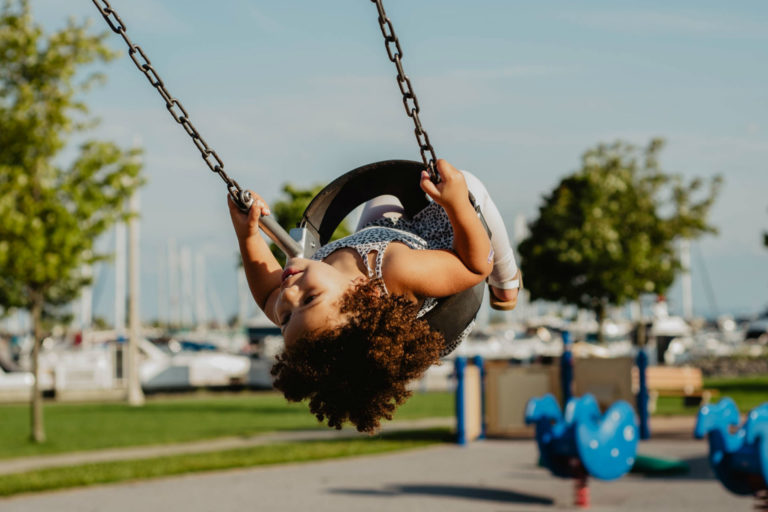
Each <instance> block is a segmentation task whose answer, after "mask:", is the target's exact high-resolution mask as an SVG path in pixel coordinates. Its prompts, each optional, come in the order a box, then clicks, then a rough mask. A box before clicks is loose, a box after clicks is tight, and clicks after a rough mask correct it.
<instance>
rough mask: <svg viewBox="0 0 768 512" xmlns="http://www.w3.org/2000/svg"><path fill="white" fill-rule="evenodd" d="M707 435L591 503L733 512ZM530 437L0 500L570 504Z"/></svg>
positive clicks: (416, 506)
mask: <svg viewBox="0 0 768 512" xmlns="http://www.w3.org/2000/svg"><path fill="white" fill-rule="evenodd" d="M706 451H707V446H706V442H704V441H694V440H678V439H661V440H653V441H647V442H643V443H642V444H641V446H640V453H641V454H643V455H655V456H664V457H677V458H681V459H684V460H686V461H688V462H689V463H690V465H691V468H692V471H691V473H690V474H689V475H685V476H680V477H664V478H646V477H641V476H635V475H628V476H626V477H624V478H622V479H620V480H617V481H615V482H598V481H593V482H591V483H590V490H591V495H592V507H591V510H593V511H619V510H621V511H648V510H659V511H695V512H710V511H711V512H715V511H717V512H722V511H729V512H737V511H742V510H743V511H747V510H751V508H752V501H751V499H749V498H738V497H734V496H733V495H730V494H729V493H727V492H726V491H725V490H724V489H723V488H722V486H721V485H720V484H719V483H718V482H717V481H716V480H714V479H713V477H712V475H711V472H710V471H709V468H708V465H707V463H706ZM537 456H538V455H537V450H536V446H535V443H534V442H533V441H528V440H525V441H524V440H519V441H506V440H487V441H480V442H477V443H472V444H470V445H469V446H466V447H460V446H456V445H440V446H436V447H429V448H425V449H420V450H414V451H409V452H401V453H391V454H384V455H376V456H366V457H358V458H352V459H341V460H334V461H321V462H313V463H306V464H288V465H282V466H272V467H261V468H254V469H247V470H232V471H223V472H217V473H204V474H195V475H187V476H181V477H170V478H163V479H158V480H151V481H147V482H135V483H123V484H111V485H104V486H99V487H92V488H82V489H73V490H67V491H59V492H50V493H43V494H37V495H28V496H17V497H12V498H7V499H0V510H2V511H3V512H39V511H43V510H55V511H56V512H136V511H137V510H140V511H142V512H154V511H157V512H169V511H183V512H214V511H215V512H230V511H231V512H242V511H243V510H253V511H270V512H273V511H274V512H289V511H290V512H293V511H301V510H312V511H313V512H339V511H347V510H354V511H360V510H362V511H365V512H378V511H382V512H384V511H386V512H390V511H398V512H408V511H418V512H431V511H435V512H453V511H472V512H485V511H489V512H490V511H494V512H499V511H521V512H523V511H524V512H535V511H553V510H563V509H570V508H571V503H572V489H573V488H572V484H571V482H570V481H568V480H560V479H556V478H553V477H551V476H550V474H549V473H548V472H547V471H546V470H544V469H542V468H539V467H537V466H536V460H537Z"/></svg>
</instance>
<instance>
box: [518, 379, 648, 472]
mask: <svg viewBox="0 0 768 512" xmlns="http://www.w3.org/2000/svg"><path fill="white" fill-rule="evenodd" d="M525 421H526V423H529V424H531V423H535V424H536V442H537V443H538V445H539V453H540V455H541V462H542V464H543V465H544V466H546V467H547V468H548V469H549V470H550V471H551V472H552V474H554V475H555V476H558V477H561V478H584V477H586V476H593V477H595V478H599V479H600V480H614V479H616V478H619V477H621V476H623V475H624V474H626V473H627V472H628V471H629V470H630V469H632V465H633V464H634V462H635V456H636V454H637V442H638V421H637V416H636V415H635V411H634V410H633V409H632V407H631V406H630V405H629V404H628V403H626V402H624V401H619V402H616V403H614V404H613V405H612V406H611V407H610V408H609V409H608V410H607V411H606V412H605V414H602V415H601V414H600V409H599V407H598V405H597V401H596V400H595V398H594V397H593V396H592V395H590V394H587V395H584V396H582V397H579V398H571V399H570V400H569V401H568V403H567V405H566V408H565V414H564V415H563V414H562V413H561V411H560V405H559V404H558V403H557V400H556V399H555V397H554V396H552V395H551V394H547V395H544V396H543V397H541V398H533V399H531V400H530V401H529V402H528V405H527V407H526V411H525Z"/></svg>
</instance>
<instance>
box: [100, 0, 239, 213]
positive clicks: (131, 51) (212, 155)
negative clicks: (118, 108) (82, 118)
mask: <svg viewBox="0 0 768 512" xmlns="http://www.w3.org/2000/svg"><path fill="white" fill-rule="evenodd" d="M92 1H93V4H94V5H95V6H96V8H97V9H99V12H100V13H101V15H102V16H103V17H104V20H105V21H106V22H107V24H108V25H109V28H111V29H112V31H113V32H115V33H116V34H119V35H120V37H122V38H123V41H125V44H127V45H128V55H129V56H130V57H131V60H132V61H133V63H134V64H135V65H136V67H137V68H138V70H139V71H141V72H142V73H143V74H144V76H146V77H147V80H149V83H150V84H152V86H153V87H154V88H155V89H156V90H157V92H158V93H159V94H160V96H161V97H162V98H163V101H165V108H167V109H168V112H170V114H171V116H172V117H173V119H174V120H175V121H176V122H177V123H179V124H180V125H181V126H182V127H184V131H186V132H187V134H188V135H189V136H190V137H191V138H192V142H193V143H194V144H195V146H197V149H198V150H199V151H200V156H201V157H202V158H203V161H205V163H206V165H207V166H208V168H210V170H211V171H213V172H215V173H216V174H218V175H219V176H220V177H221V179H222V180H224V182H225V183H226V184H227V190H228V191H229V194H230V196H232V199H233V200H234V201H235V204H236V205H238V207H239V208H240V209H241V210H244V211H247V210H248V209H249V208H250V206H251V204H252V203H253V199H252V198H251V195H250V193H248V191H247V190H243V189H242V188H241V187H240V185H238V183H237V182H236V181H235V180H234V179H232V178H230V177H229V176H228V175H227V173H226V172H224V162H222V160H221V158H219V155H217V154H216V152H215V151H214V150H213V149H211V148H210V146H208V144H207V143H206V142H205V139H203V138H202V137H201V136H200V133H199V132H198V131H197V129H196V128H195V126H194V125H193V124H192V121H190V120H189V115H188V114H187V110H186V109H185V108H184V106H183V105H182V104H181V102H180V101H179V100H177V99H176V98H174V97H173V96H171V93H169V92H168V89H166V88H165V84H164V83H163V80H162V79H161V78H160V75H159V74H158V73H157V71H156V70H155V68H153V67H152V62H151V61H150V60H149V58H148V57H147V55H146V54H145V53H144V50H142V49H141V47H140V46H138V45H136V44H133V42H132V41H131V39H130V38H129V37H128V34H126V32H125V23H123V20H122V19H120V16H119V15H118V14H117V12H116V11H115V10H114V9H113V8H112V6H111V5H110V4H109V2H108V1H107V0H92Z"/></svg>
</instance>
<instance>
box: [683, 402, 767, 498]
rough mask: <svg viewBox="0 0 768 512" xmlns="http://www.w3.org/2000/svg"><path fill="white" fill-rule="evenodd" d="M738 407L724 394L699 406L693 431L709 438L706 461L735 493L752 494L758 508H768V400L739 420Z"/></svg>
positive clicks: (699, 436)
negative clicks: (740, 422)
mask: <svg viewBox="0 0 768 512" xmlns="http://www.w3.org/2000/svg"><path fill="white" fill-rule="evenodd" d="M739 421H740V420H739V409H738V407H736V404H735V403H734V401H733V400H731V399H730V398H728V397H725V398H723V399H722V400H720V401H719V402H718V403H716V404H710V405H705V406H703V407H702V408H701V409H699V415H698V417H697V419H696V430H695V431H694V435H695V436H696V437H697V438H698V439H701V438H703V437H704V436H707V438H708V440H709V463H710V465H711V466H712V470H713V471H714V473H715V475H716V476H717V478H718V479H719V480H720V482H722V484H723V485H724V486H725V488H726V489H728V490H729V491H731V492H732V493H734V494H740V495H750V494H751V495H754V496H755V497H756V499H757V504H756V508H757V509H758V510H768V403H765V404H762V405H759V406H757V407H755V408H754V409H752V410H751V411H750V412H749V414H748V415H747V419H746V421H745V422H744V424H743V425H742V426H741V427H739V428H738V430H736V431H735V432H733V431H732V427H736V426H738V424H739Z"/></svg>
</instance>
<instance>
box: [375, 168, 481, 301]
mask: <svg viewBox="0 0 768 512" xmlns="http://www.w3.org/2000/svg"><path fill="white" fill-rule="evenodd" d="M437 168H438V171H439V172H440V177H441V178H442V181H441V182H440V183H439V184H437V185H435V184H434V183H432V182H431V181H430V180H429V176H428V175H427V173H426V172H425V173H424V175H422V180H421V187H422V189H424V191H425V192H426V193H427V194H429V196H430V197H432V199H434V200H435V202H436V203H438V204H439V205H441V206H442V207H443V208H444V209H445V211H446V213H447V214H448V218H449V219H450V221H451V226H452V227H453V251H448V250H426V251H424V250H421V251H417V250H413V249H410V248H408V247H407V246H405V245H403V244H391V245H390V246H389V247H388V248H387V252H386V255H385V257H384V267H383V269H382V271H383V274H384V279H385V281H386V283H387V288H388V289H389V290H390V291H391V292H392V293H395V294H402V295H406V296H408V295H410V294H413V295H414V296H416V297H445V296H448V295H453V294H455V293H458V292H460V291H463V290H466V289H467V288H471V287H472V286H475V285H476V284H478V283H480V282H481V281H483V280H484V279H485V278H486V277H488V275H489V274H490V273H491V270H493V254H492V252H491V241H490V239H489V238H488V234H487V233H486V231H485V227H484V226H483V223H482V222H481V221H480V219H479V218H478V216H477V212H476V211H475V209H474V208H473V207H472V204H471V203H470V202H469V191H468V189H467V183H466V180H465V179H464V175H463V174H461V173H460V172H459V171H457V170H456V169H455V168H454V167H453V166H452V165H450V164H449V163H448V162H445V161H444V160H438V162H437Z"/></svg>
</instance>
